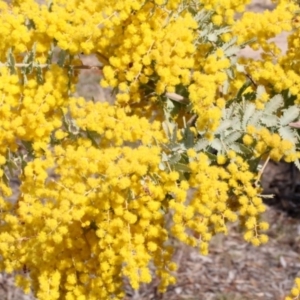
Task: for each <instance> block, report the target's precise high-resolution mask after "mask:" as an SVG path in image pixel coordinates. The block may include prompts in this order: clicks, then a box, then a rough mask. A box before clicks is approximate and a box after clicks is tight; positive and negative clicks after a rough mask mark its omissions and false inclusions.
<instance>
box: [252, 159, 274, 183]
mask: <svg viewBox="0 0 300 300" xmlns="http://www.w3.org/2000/svg"><path fill="white" fill-rule="evenodd" d="M269 161H270V155H269V156H268V158H267V159H266V161H265V163H264V165H263V167H262V169H261V170H260V171H259V172H258V177H257V179H256V181H255V186H256V185H257V184H258V182H259V180H260V178H261V176H262V174H263V173H264V170H265V168H266V167H267V165H268V162H269Z"/></svg>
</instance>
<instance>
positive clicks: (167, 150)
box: [0, 0, 300, 300]
mask: <svg viewBox="0 0 300 300" xmlns="http://www.w3.org/2000/svg"><path fill="white" fill-rule="evenodd" d="M46 2H47V3H46V4H47V5H46V4H38V3H37V2H36V1H34V0H25V1H19V0H15V1H13V4H11V5H8V4H6V3H5V2H4V1H0V12H1V20H0V38H1V45H0V214H1V223H0V258H1V259H0V270H1V271H5V272H7V273H12V272H15V274H16V278H15V282H16V284H17V285H18V286H20V287H22V288H23V290H24V291H25V292H30V290H31V289H32V290H33V291H34V294H35V296H36V297H37V298H39V299H49V300H50V299H51V300H56V299H67V300H73V299H79V300H86V299H91V300H96V299H111V298H114V299H122V298H123V297H124V288H123V278H124V277H127V278H128V280H129V283H130V284H131V286H132V287H133V288H134V289H138V288H139V286H140V284H142V283H149V282H150V281H151V280H152V278H153V277H154V276H157V277H158V278H160V286H159V290H160V291H162V292H163V291H165V290H166V288H167V287H168V286H169V285H170V284H174V283H175V282H176V278H175V274H174V272H175V271H176V268H177V266H176V264H175V263H174V262H172V255H173V252H174V248H173V246H172V243H170V241H171V240H172V239H174V238H175V239H177V240H179V241H181V242H183V243H186V244H187V245H189V246H192V247H197V248H198V249H199V252H200V253H202V254H204V255H205V254H207V253H208V249H209V242H210V240H211V239H212V238H213V236H214V235H216V234H218V233H224V234H226V233H227V231H228V223H230V222H239V223H240V225H241V227H242V228H243V230H244V239H245V240H246V241H247V242H250V243H251V244H253V245H255V246H258V245H260V244H264V243H266V242H267V240H268V237H267V235H266V234H264V231H266V230H267V229H268V224H267V223H266V222H264V221H263V219H262V216H261V215H262V213H263V212H264V211H265V206H264V204H263V202H262V199H261V192H262V191H261V188H260V187H259V179H260V175H261V174H260V173H259V172H258V170H257V168H256V167H253V164H252V162H253V160H258V159H259V158H262V159H265V158H266V157H268V158H267V160H266V161H268V159H269V158H271V159H273V160H276V161H279V160H281V159H284V160H286V161H289V162H290V161H297V160H298V159H299V158H300V155H299V151H298V148H297V147H298V146H299V145H298V144H299V140H296V138H294V137H297V134H296V131H295V132H293V133H292V136H293V138H291V139H288V138H283V137H282V136H280V134H278V133H277V131H276V130H275V129H274V127H272V126H270V128H269V127H268V126H267V125H266V126H265V127H262V126H260V125H259V126H257V127H254V126H248V127H247V129H245V128H243V129H242V130H240V129H238V130H236V131H237V132H233V133H232V128H234V126H233V125H234V124H233V123H234V122H231V123H227V124H226V122H223V121H224V115H227V114H229V113H228V112H230V108H231V107H232V103H237V102H238V101H240V100H241V101H240V102H243V103H244V102H245V101H247V103H248V104H249V103H250V104H251V105H252V106H251V105H250V104H249V105H248V108H249V107H250V106H251V107H252V108H253V109H254V107H255V106H256V109H257V110H259V112H261V111H263V110H264V109H265V108H266V106H267V105H268V103H270V101H271V100H270V99H272V97H273V96H274V95H275V94H282V99H284V101H283V102H284V107H279V106H278V108H275V111H273V112H274V114H277V115H278V116H281V115H284V111H283V109H286V108H288V107H289V106H290V105H294V104H297V103H299V101H300V100H299V99H300V98H299V95H298V94H299V93H298V91H299V90H300V74H299V68H298V60H299V59H298V58H299V57H298V56H299V53H298V52H297V51H296V48H297V45H298V44H299V32H300V31H299V29H298V28H297V24H296V23H297V22H296V21H297V20H296V18H294V14H295V10H296V8H297V6H296V5H294V3H292V1H287V0H281V1H278V2H279V3H278V5H277V7H276V9H275V10H274V11H272V12H265V13H264V14H262V15H257V14H253V13H245V14H243V15H242V16H241V18H240V19H239V20H237V21H236V20H235V13H236V12H238V13H241V12H242V11H243V10H244V7H245V5H246V4H248V3H249V1H248V0H238V1H236V0H235V1H234V0H226V1H217V0H201V1H198V2H197V1H180V0H170V1H165V0H151V1H145V0H134V1H130V0H125V1H116V0H107V1H102V0H101V1H92V0H83V1H79V0H69V1H66V0H54V1H46ZM271 25H272V26H271ZM292 26H294V28H295V30H294V32H293V34H292V35H291V36H290V38H289V49H288V51H287V53H286V54H285V55H283V54H281V53H280V51H279V49H278V48H277V47H276V46H275V45H274V44H272V43H269V41H268V39H269V38H271V37H274V36H275V35H276V34H278V33H280V32H281V31H284V30H291V28H292ZM266 28H267V29H268V30H266ZM235 36H237V37H238V38H237V43H235V40H234V39H232V37H235ZM252 38H257V41H256V43H253V44H252V45H251V46H252V48H253V49H258V48H259V47H261V48H262V50H263V55H262V58H263V60H258V61H254V60H246V59H244V58H240V59H239V60H238V63H239V64H236V57H234V56H235V53H237V49H239V48H240V46H239V45H241V44H243V43H245V42H247V41H248V40H250V39H252ZM81 54H95V55H96V56H97V57H98V59H99V60H100V62H101V64H102V66H101V68H102V69H103V78H102V80H101V84H102V86H104V87H111V88H113V93H114V94H115V96H116V101H115V103H114V104H113V105H112V104H108V103H106V102H94V101H89V100H88V99H84V98H74V97H72V95H71V94H72V93H73V92H74V83H75V82H76V80H77V77H78V72H77V70H78V69H80V68H89V66H84V65H82V62H81V61H79V59H80V55H81ZM248 79H249V80H250V81H251V84H250V86H249V84H248V83H249V80H248ZM246 80H248V83H247V84H248V87H247V86H246V87H245V88H244V84H245V81H246ZM257 86H263V87H264V92H263V93H260V94H259V96H257V97H256V98H255V96H254V98H253V97H252V96H253V95H255V94H256V90H257ZM257 94H258V93H257ZM249 95H250V96H249ZM247 97H248V98H247ZM103 100H105V99H103ZM253 103H254V104H255V105H253ZM237 104H238V105H239V106H238V107H240V108H241V110H242V109H243V106H242V105H240V103H237ZM252 108H250V109H252ZM240 115H241V116H245V115H247V112H245V113H244V112H241V114H240ZM248 115H249V113H248ZM233 117H234V118H235V120H237V121H240V122H239V123H243V122H244V123H246V122H247V120H246V117H245V120H244V119H242V120H240V119H238V118H239V116H237V115H235V116H233ZM248 117H249V116H248ZM276 118H277V117H276ZM295 118H296V117H295ZM221 120H222V122H223V123H222V126H224V127H223V128H224V132H225V133H226V134H224V135H223V137H222V133H224V132H222V130H221V129H220V127H219V125H220V122H221ZM276 120H277V119H276ZM276 120H275V123H276V122H277V121H276ZM225 121H226V120H225ZM237 123H238V122H237ZM279 123H280V122H279ZM228 124H229V125H228ZM246 124H248V123H246ZM285 124H288V122H286V123H285ZM226 126H227V127H226ZM228 126H229V127H230V126H231V127H230V128H229V127H228ZM241 126H242V125H241ZM243 126H244V125H243ZM276 126H277V125H276ZM278 126H279V125H278ZM287 126H288V125H287ZM244 127H245V126H244ZM227 129H228V130H227ZM226 130H227V132H226ZM279 132H280V131H279ZM287 132H289V129H288V130H287ZM236 134H237V135H236ZM236 136H237V137H236ZM219 137H220V139H219ZM222 138H224V139H223V140H222ZM217 139H219V140H218V141H219V144H218V142H216V140H217ZM222 142H224V143H223V144H222ZM230 147H232V148H230ZM234 147H235V149H237V150H236V151H233V148H234ZM14 167H16V168H17V172H15V174H14V171H13V168H14ZM13 175H15V176H18V178H19V179H20V181H21V185H20V191H19V193H18V195H17V196H16V197H17V200H16V202H15V203H13V202H11V201H10V197H11V196H12V192H13V191H12V189H11V187H10V178H11V176H13ZM191 190H192V191H193V195H191ZM24 269H25V270H27V271H28V272H24ZM297 280H298V279H297ZM296 284H297V288H294V289H293V290H292V292H291V293H292V296H293V297H296V296H298V294H299V291H298V286H299V284H298V281H296ZM287 299H289V298H287Z"/></svg>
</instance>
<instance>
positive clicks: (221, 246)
mask: <svg viewBox="0 0 300 300" xmlns="http://www.w3.org/2000/svg"><path fill="white" fill-rule="evenodd" d="M249 8H250V9H251V10H255V11H262V10H264V9H272V5H271V1H264V0H261V1H259V0H256V1H252V4H251V6H249ZM286 36H287V35H286V34H282V35H280V36H279V37H278V38H276V39H275V41H276V42H277V43H278V45H280V47H281V48H282V49H283V51H285V49H286ZM241 54H242V55H245V56H248V57H253V58H259V52H254V51H251V50H250V49H248V48H246V49H244V50H243V51H242V53H241ZM89 61H90V60H89ZM99 78H100V75H99V74H97V73H95V71H85V72H84V74H82V76H81V82H80V84H79V86H78V90H77V95H81V96H87V97H88V98H91V97H94V98H95V99H97V100H103V99H105V98H106V97H107V96H109V92H108V91H104V92H103V91H102V90H101V89H100V88H99V85H98V82H99ZM265 218H266V219H267V220H268V221H269V222H270V225H271V227H270V230H269V237H270V241H269V243H268V244H267V245H265V246H262V247H258V248H255V247H252V246H250V245H248V244H246V243H245V242H244V241H243V239H242V234H241V233H240V232H239V229H238V228H237V227H234V226H233V227H232V230H231V231H230V234H229V235H228V236H223V235H220V236H217V237H216V238H215V239H214V240H213V242H212V245H211V248H210V249H211V250H210V253H209V255H208V256H201V255H199V254H198V253H197V251H196V250H195V249H191V248H188V247H186V246H182V245H181V246H178V249H177V253H176V256H175V257H176V261H178V263H179V264H180V268H179V270H178V272H177V277H178V283H177V284H176V286H171V287H170V288H169V290H168V291H167V293H166V294H164V295H159V294H157V293H156V284H157V282H156V281H155V280H154V282H153V283H152V284H150V285H148V286H143V287H142V288H141V289H140V290H139V291H136V292H134V291H132V290H130V289H129V288H128V291H127V293H128V296H127V298H126V300H129V299H131V300H139V299H141V300H142V299H144V300H150V299H153V300H157V299H164V300H259V299H264V300H268V299H269V300H282V299H283V298H284V295H286V294H287V292H288V291H289V290H290V288H291V286H292V284H293V278H294V277H295V276H296V274H297V272H298V271H299V270H300V260H299V250H300V249H299V248H300V243H299V239H300V219H299V218H298V219H296V218H294V219H292V218H290V217H288V216H287V214H285V213H283V212H281V211H279V210H276V209H275V208H268V210H267V213H266V214H265ZM2 299H3V300H30V299H33V298H32V297H30V296H25V295H22V293H21V292H20V291H19V290H18V289H15V288H14V287H13V277H12V276H9V275H4V274H0V300H2ZM41 300H43V299H41Z"/></svg>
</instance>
